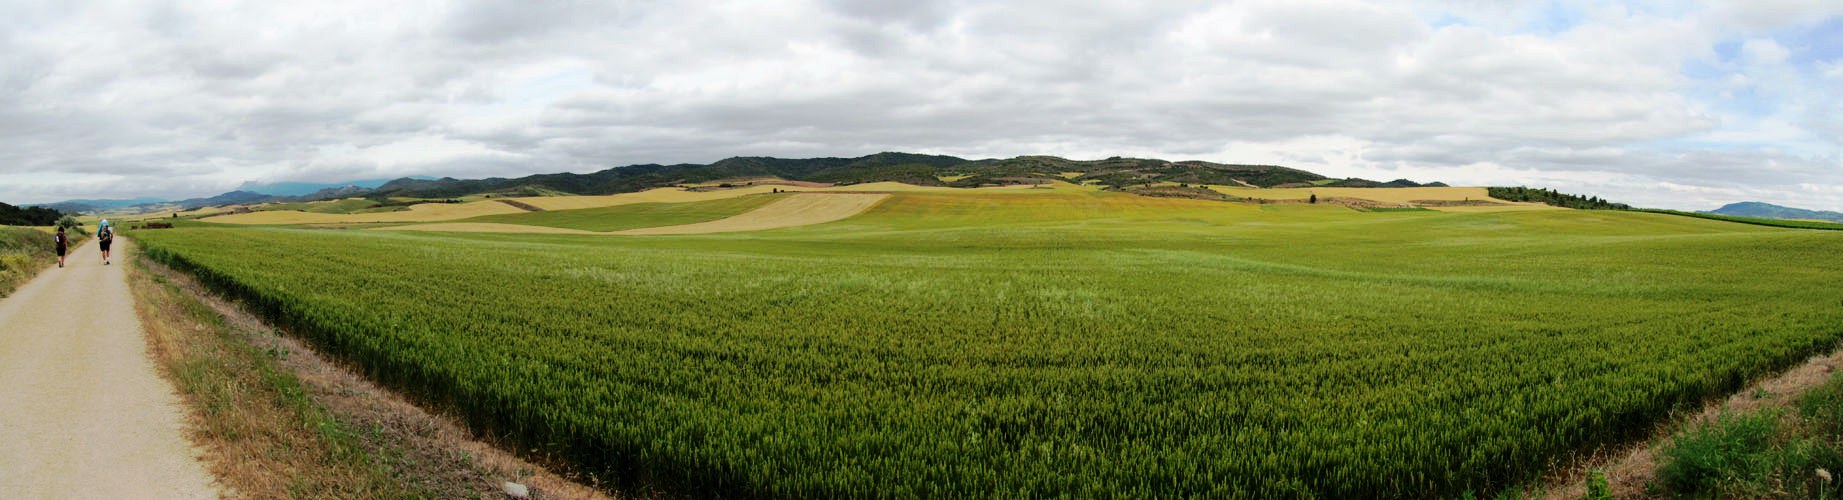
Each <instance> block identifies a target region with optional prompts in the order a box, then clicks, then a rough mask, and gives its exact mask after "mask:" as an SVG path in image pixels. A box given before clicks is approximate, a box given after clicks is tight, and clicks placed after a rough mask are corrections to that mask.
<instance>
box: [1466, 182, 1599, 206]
mask: <svg viewBox="0 0 1843 500" xmlns="http://www.w3.org/2000/svg"><path fill="white" fill-rule="evenodd" d="M1486 190H1487V191H1488V192H1489V193H1490V195H1491V197H1492V198H1497V199H1500V200H1504V201H1527V202H1537V203H1544V204H1549V205H1554V206H1557V207H1563V208H1574V209H1580V210H1631V209H1632V206H1631V205H1627V204H1624V203H1613V202H1610V201H1606V200H1605V199H1602V198H1600V197H1598V196H1581V195H1574V194H1567V193H1562V192H1559V191H1556V190H1553V189H1548V188H1527V187H1522V186H1518V187H1493V188H1486Z"/></svg>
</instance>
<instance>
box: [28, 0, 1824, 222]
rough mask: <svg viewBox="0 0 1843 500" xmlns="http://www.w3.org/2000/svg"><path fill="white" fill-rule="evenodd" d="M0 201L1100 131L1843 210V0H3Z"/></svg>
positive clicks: (1484, 176)
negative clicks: (1363, 0) (250, 0)
mask: <svg viewBox="0 0 1843 500" xmlns="http://www.w3.org/2000/svg"><path fill="white" fill-rule="evenodd" d="M0 13H4V15H0V201H5V202H9V203H14V204H19V203H42V202H51V201H58V200H64V199H72V198H129V197H140V196H155V197H164V198H182V197H192V196H209V195H214V194H218V193H221V192H224V191H228V190H231V189H234V188H236V187H237V186H239V185H241V184H243V183H245V182H250V181H255V182H280V181H308V182H330V181H343V180H355V179H372V178H394V177H399V176H409V175H430V176H437V177H441V176H452V177H461V178H469V177H485V176H502V177H511V176H521V175H527V174H534V173H551V172H564V171H569V172H592V171H597V170H602V169H606V168H609V167H615V166H621V165H629V164H640V163H666V164H670V163H686V162H689V163H708V162H712V161H716V160H720V159H723V158H727V157H731V156H779V157H795V158H804V157H817V156H839V157H851V156H860V155H865V154H870V153H876V152H880V151H905V152H919V153H934V154H948V155H955V156H960V157H965V158H1008V157H1013V156H1019V155H1036V154H1047V155H1058V156H1064V157H1069V158H1075V159H1098V158H1106V157H1111V156H1129V157H1143V158H1163V159H1168V160H1207V161H1215V162H1224V163H1264V164H1280V165H1286V166H1291V167H1295V168H1302V169H1306V170H1311V171H1315V172H1318V173H1321V174H1325V175H1330V176H1335V177H1363V178H1369V179H1376V180H1390V179H1396V178H1408V179H1413V180H1417V181H1422V182H1430V181H1442V182H1446V183H1449V184H1454V185H1528V186H1542V187H1551V188H1556V189H1559V190H1562V191H1566V192H1572V193H1581V194H1589V195H1597V196H1602V197H1605V198H1608V199H1612V200H1616V201H1624V202H1628V203H1632V204H1636V205H1641V206H1650V207H1664V208H1677V209H1692V210H1707V209H1713V208H1715V207H1718V206H1720V205H1722V204H1725V203H1729V202H1734V201H1749V200H1751V201H1767V202H1773V203H1780V204H1785V205H1791V206H1797V207H1804V208H1815V209H1825V210H1843V1H1838V0H1805V1H1794V0H1752V1H1735V2H1623V3H1622V2H1576V1H1517V0H1503V1H1485V0H1471V1H1465V0H1429V1H1419V2H1416V1H1402V2H1361V1H1351V0H1275V1H1247V2H1241V1H1209V2H1204V1H1142V0H1135V1H1110V0H1046V1H1014V2H977V1H966V2H962V1H944V2H927V1H908V0H868V1H833V0H814V1H697V0H684V1H620V0H605V1H588V2H576V1H541V0H528V1H505V2H474V1H416V0H404V1H391V2H376V1H355V2H345V1H338V0H327V1H313V2H231V1H216V0H188V1H173V2H156V1H128V0H124V1H83V0H57V1H48V2H35V1H26V2H21V1H15V0H0Z"/></svg>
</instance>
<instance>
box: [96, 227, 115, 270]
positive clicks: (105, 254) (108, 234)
mask: <svg viewBox="0 0 1843 500" xmlns="http://www.w3.org/2000/svg"><path fill="white" fill-rule="evenodd" d="M96 241H97V242H98V243H101V244H102V265H105V266H106V265H109V244H110V243H114V242H115V230H114V229H110V228H109V219H103V220H102V223H101V224H98V225H97V227H96Z"/></svg>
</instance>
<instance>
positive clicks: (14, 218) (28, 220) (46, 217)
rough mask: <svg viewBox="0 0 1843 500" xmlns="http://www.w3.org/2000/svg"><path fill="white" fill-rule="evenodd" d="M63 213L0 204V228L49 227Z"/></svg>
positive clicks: (48, 209)
mask: <svg viewBox="0 0 1843 500" xmlns="http://www.w3.org/2000/svg"><path fill="white" fill-rule="evenodd" d="M63 216H64V213H63V212H59V211H57V210H54V209H50V208H45V207H23V208H22V207H15V206H12V205H8V204H5V203H0V226H49V225H52V224H55V223H57V222H58V218H59V217H63Z"/></svg>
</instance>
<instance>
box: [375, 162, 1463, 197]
mask: <svg viewBox="0 0 1843 500" xmlns="http://www.w3.org/2000/svg"><path fill="white" fill-rule="evenodd" d="M749 177H779V178H782V179H786V180H792V181H808V182H824V183H834V184H858V183H866V182H883V181H894V182H902V183H908V184H916V185H924V186H951V187H976V186H982V185H993V184H1017V183H1028V182H1042V181H1044V180H1048V179H1064V180H1070V181H1074V182H1082V181H1093V182H1096V183H1099V184H1102V185H1107V186H1113V187H1126V186H1131V185H1137V184H1150V183H1157V182H1179V183H1193V184H1196V183H1200V184H1225V185H1240V184H1247V185H1252V186H1259V187H1283V186H1304V185H1319V186H1349V187H1410V186H1420V185H1422V184H1419V183H1416V182H1413V181H1409V180H1405V179H1401V180H1395V181H1391V182H1376V181H1370V180H1365V179H1329V178H1326V177H1325V176H1322V175H1318V174H1315V173H1312V172H1307V171H1304V170H1299V169H1293V168H1287V167H1281V166H1275V165H1236V164H1221V163H1211V162H1203V161H1179V162H1172V161H1166V160H1156V159H1139V158H1118V157H1116V158H1109V159H1105V160H1091V161H1083V160H1069V159H1065V158H1058V157H1054V156H1020V157H1017V158H1010V159H991V160H967V159H963V158H957V157H953V156H938V155H923V154H913V153H878V154H873V155H870V156H864V157H858V158H805V159H788V158H770V157H753V156H751V157H736V158H729V159H725V160H722V161H718V162H716V163H711V164H708V165H700V164H678V165H658V164H646V165H631V166H625V167H616V168H610V169H607V170H602V171H599V172H594V173H587V174H574V173H560V174H541V175H532V176H528V177H519V178H512V179H508V178H489V179H466V180H464V179H453V178H443V179H398V180H394V181H391V182H389V183H386V184H384V185H382V186H378V187H377V189H376V190H375V191H374V194H376V195H388V196H412V197H421V198H441V197H454V196H462V195H468V194H476V193H494V192H503V193H508V194H528V195H529V194H551V193H568V194H579V195H603V194H613V193H624V192H631V191H640V190H644V189H650V188H655V187H662V186H672V185H677V184H685V183H700V182H711V181H718V180H724V179H738V178H749ZM943 177H945V178H948V179H952V180H942V178H943ZM1428 185H1435V186H1439V185H1443V184H1439V183H1433V184H1428Z"/></svg>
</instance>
